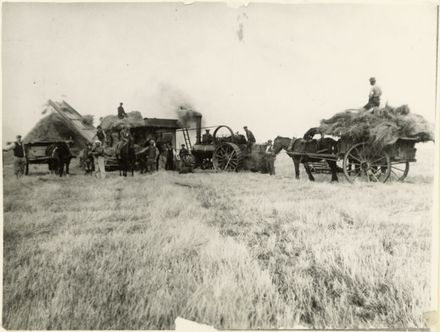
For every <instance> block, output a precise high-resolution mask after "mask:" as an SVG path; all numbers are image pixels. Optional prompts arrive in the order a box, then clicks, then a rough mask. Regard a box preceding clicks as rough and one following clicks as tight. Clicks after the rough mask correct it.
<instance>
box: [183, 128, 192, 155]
mask: <svg viewBox="0 0 440 332" xmlns="http://www.w3.org/2000/svg"><path fill="white" fill-rule="evenodd" d="M182 132H183V139H184V140H185V145H186V148H187V149H188V151H191V150H192V145H191V140H190V138H189V133H188V128H182Z"/></svg>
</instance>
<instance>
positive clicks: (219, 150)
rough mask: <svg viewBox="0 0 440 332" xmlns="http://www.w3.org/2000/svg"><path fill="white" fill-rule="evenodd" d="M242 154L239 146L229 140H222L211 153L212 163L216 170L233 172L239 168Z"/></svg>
mask: <svg viewBox="0 0 440 332" xmlns="http://www.w3.org/2000/svg"><path fill="white" fill-rule="evenodd" d="M241 162H242V155H241V150H240V148H239V147H238V146H237V145H236V144H234V143H230V142H223V143H221V144H220V145H218V146H217V147H216V148H215V150H214V154H213V155H212V164H213V166H214V169H216V170H218V171H220V170H221V171H229V172H234V171H237V170H239V169H240V167H241Z"/></svg>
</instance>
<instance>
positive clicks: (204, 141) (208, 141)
mask: <svg viewBox="0 0 440 332" xmlns="http://www.w3.org/2000/svg"><path fill="white" fill-rule="evenodd" d="M211 143H212V135H211V134H210V133H209V129H206V132H205V133H204V134H203V136H202V144H211Z"/></svg>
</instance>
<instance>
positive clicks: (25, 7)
mask: <svg viewBox="0 0 440 332" xmlns="http://www.w3.org/2000/svg"><path fill="white" fill-rule="evenodd" d="M2 15H3V17H2V18H3V19H2V71H3V75H2V79H3V80H2V83H3V84H2V129H3V135H2V136H3V145H4V144H5V142H6V141H8V140H13V139H14V137H15V135H16V134H22V135H26V134H27V133H28V132H29V131H30V129H31V128H32V127H33V126H34V125H35V124H36V122H37V121H38V120H39V119H40V118H41V117H42V116H43V115H42V114H41V113H42V111H43V110H44V108H45V107H44V105H45V103H46V101H47V100H48V99H52V100H55V101H61V100H65V101H67V102H68V103H69V104H70V105H72V106H73V107H74V108H75V109H76V110H77V111H78V112H80V113H81V114H83V115H85V114H93V115H95V125H97V124H98V122H99V118H100V117H103V116H106V115H109V114H116V109H117V106H118V105H119V102H124V107H125V110H126V111H133V110H137V111H140V112H141V113H142V114H143V116H144V117H157V118H176V114H175V109H176V107H178V105H179V104H182V103H184V104H190V105H192V107H193V108H194V109H195V110H197V111H199V112H201V113H202V114H203V119H204V124H205V125H207V126H216V125H228V126H230V127H231V128H232V129H233V130H234V131H240V132H243V129H242V127H243V126H244V125H247V126H248V127H249V128H250V129H251V130H252V131H253V133H254V134H255V136H256V139H257V142H263V141H265V140H267V139H270V138H274V137H276V136H277V135H281V136H290V137H291V136H300V135H301V136H302V135H303V134H304V132H306V131H307V130H308V129H309V128H310V127H314V126H317V125H319V121H320V120H321V119H325V118H329V117H331V116H332V115H333V114H334V113H336V112H339V111H342V110H345V109H348V108H359V107H361V106H363V105H364V104H365V103H366V102H367V99H368V92H369V82H368V79H369V77H370V76H374V77H376V79H377V84H378V85H379V86H380V87H381V88H382V90H383V96H382V103H383V104H385V103H386V102H388V103H389V104H390V105H392V106H399V105H402V104H408V105H409V107H410V108H411V110H412V112H414V113H418V114H421V115H423V116H424V117H426V119H428V120H429V121H431V122H434V121H435V106H434V96H435V46H436V8H435V6H434V4H433V3H419V4H405V5H395V4H386V5H385V4H261V3H260V4H256V3H254V4H250V5H248V6H246V7H240V8H230V7H228V6H227V5H225V4H222V3H195V4H191V5H184V4H177V3H131V4H123V3H106V4H104V3H101V4H99V3H95V4H88V3H72V4H59V3H58V4H56V3H52V4H51V3H33V4H32V3H3V13H2Z"/></svg>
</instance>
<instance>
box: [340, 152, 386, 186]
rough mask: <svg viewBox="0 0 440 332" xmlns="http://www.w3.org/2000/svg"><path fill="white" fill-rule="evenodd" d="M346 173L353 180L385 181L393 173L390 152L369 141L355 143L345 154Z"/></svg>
mask: <svg viewBox="0 0 440 332" xmlns="http://www.w3.org/2000/svg"><path fill="white" fill-rule="evenodd" d="M343 169H344V175H345V177H346V178H347V180H348V181H349V182H351V183H353V182H359V181H360V182H362V181H364V182H385V181H386V180H388V178H389V176H390V173H391V161H390V156H389V155H388V153H386V152H385V151H383V150H382V149H380V148H375V147H373V146H371V145H369V144H367V143H359V144H355V145H353V146H352V147H351V148H350V149H348V151H347V152H346V153H345V155H344V161H343Z"/></svg>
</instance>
